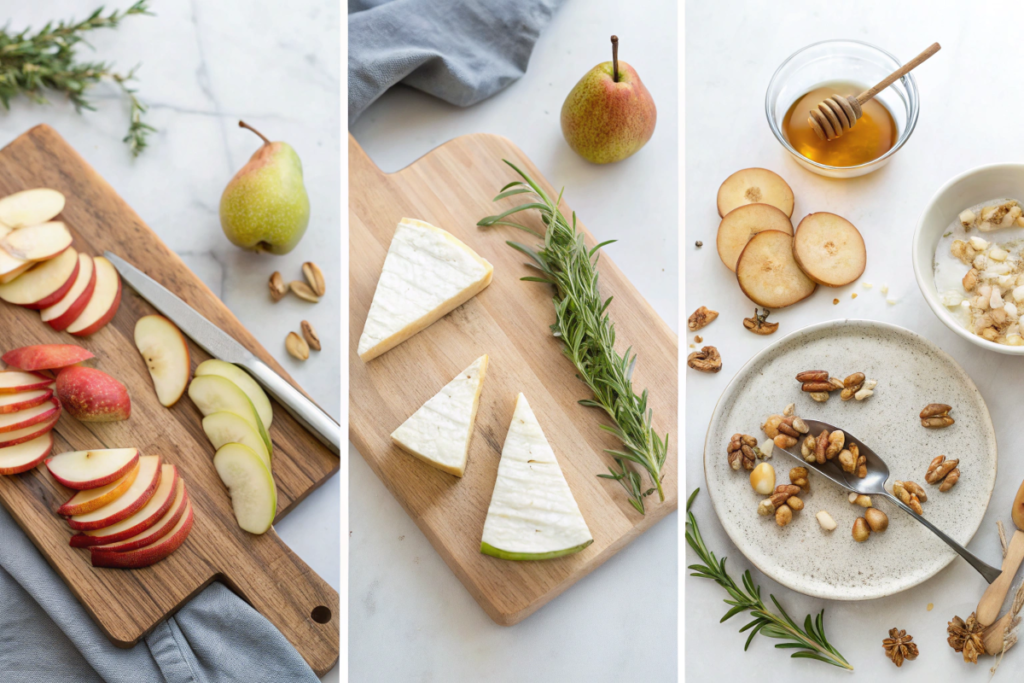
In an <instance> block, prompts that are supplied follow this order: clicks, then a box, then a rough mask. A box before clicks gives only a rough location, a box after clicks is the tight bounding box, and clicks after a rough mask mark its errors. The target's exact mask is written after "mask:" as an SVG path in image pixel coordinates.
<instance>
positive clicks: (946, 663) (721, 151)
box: [685, 0, 1024, 683]
mask: <svg viewBox="0 0 1024 683" xmlns="http://www.w3.org/2000/svg"><path fill="white" fill-rule="evenodd" d="M686 9H687V16H686V58H687V59H686V62H687V64H686V74H685V77H686V102H687V107H688V109H687V130H686V167H687V183H686V193H687V194H686V198H687V202H686V226H687V229H686V245H685V251H686V306H685V308H686V311H687V314H689V312H691V311H692V310H693V309H695V308H697V307H698V306H700V305H706V306H708V307H710V308H712V309H715V310H718V311H720V312H721V316H720V317H719V319H718V320H717V321H715V322H714V323H713V324H712V325H711V326H709V327H707V328H705V329H704V330H702V331H701V332H700V334H701V335H702V336H703V337H704V338H705V343H708V344H713V345H715V346H717V347H718V349H719V350H720V351H721V353H722V357H723V359H724V366H723V369H722V371H721V372H720V373H719V374H717V375H701V374H699V373H696V372H694V371H692V370H690V371H687V375H686V380H687V399H688V401H687V404H688V406H689V410H688V411H687V415H686V418H687V419H686V453H687V456H686V457H687V464H686V470H687V477H688V483H687V491H690V490H692V489H693V488H694V487H697V486H703V485H704V476H703V468H702V455H703V450H704V434H705V431H706V430H707V425H708V421H709V420H710V418H711V413H712V410H713V407H714V404H715V400H716V399H717V397H718V396H719V394H721V392H722V391H723V390H724V389H725V386H726V384H727V383H728V382H729V380H730V379H731V378H732V377H733V376H734V375H735V373H736V372H737V371H738V370H739V369H740V367H742V366H743V364H744V363H745V362H746V361H747V360H748V359H749V358H750V357H751V356H752V355H753V354H754V353H756V352H757V351H759V350H761V349H763V348H765V347H766V346H767V345H769V344H770V343H772V342H774V341H777V340H778V339H781V338H782V336H783V335H785V334H788V333H790V332H793V331H795V330H797V329H799V328H801V327H804V326H806V325H809V324H812V323H817V322H821V321H824V320H830V319H838V318H844V317H851V318H868V319H872V320H882V321H886V322H890V323H894V324H897V325H901V326H903V327H906V328H908V329H911V330H913V331H915V332H917V333H918V334H921V335H922V336H924V337H926V338H928V339H930V340H932V341H933V342H935V343H936V344H938V345H939V346H940V347H941V348H943V349H944V350H945V351H947V352H949V353H950V354H951V355H952V356H953V358H955V359H956V360H957V361H958V362H960V363H961V364H962V365H963V366H964V367H965V368H966V370H967V372H968V373H969V374H970V376H971V377H972V379H973V380H974V381H975V383H976V384H977V385H978V388H979V389H980V390H981V393H982V395H983V396H984V397H985V400H986V401H987V403H988V406H989V409H990V411H991V413H992V419H993V422H994V423H995V426H996V430H997V435H998V438H999V443H1000V445H1001V446H1002V448H1001V449H1000V456H1001V457H1000V462H999V479H998V481H997V484H996V489H995V493H994V495H993V497H992V502H991V504H990V506H989V509H988V514H987V515H986V517H985V521H984V522H983V523H982V526H981V529H980V531H979V532H978V534H977V535H976V537H975V539H974V541H973V542H972V543H971V544H970V546H969V548H970V549H971V550H972V551H974V552H975V553H976V554H978V555H980V556H981V557H983V558H986V559H987V560H988V561H989V562H990V563H991V564H995V565H997V566H998V564H999V563H1000V561H1001V560H1000V551H999V542H998V539H997V535H996V526H995V522H996V520H997V519H1002V520H1004V523H1006V524H1008V525H1010V530H1011V531H1012V523H1011V522H1010V519H1009V511H1010V505H1011V503H1012V500H1013V496H1014V494H1015V492H1016V490H1017V487H1018V486H1019V485H1020V481H1021V479H1022V478H1024V464H1022V463H1021V460H1020V458H1019V457H1018V453H1017V452H1016V451H1017V442H1018V438H1017V436H1016V430H1017V427H1018V426H1019V423H1020V415H1019V412H1020V411H1019V407H1018V403H1017V399H1018V397H1019V394H1020V391H1019V389H1018V387H1019V385H1020V383H1021V381H1022V380H1024V361H1022V359H1019V358H1011V357H1008V356H1004V355H999V354H993V353H988V352H983V351H981V350H980V349H978V348H977V347H976V346H974V345H972V344H970V343H969V342H967V341H965V340H961V339H960V338H959V337H957V336H956V335H955V334H954V333H953V332H951V331H950V330H948V329H947V328H946V327H945V326H943V325H942V323H941V322H939V320H938V319H937V318H936V317H935V316H934V315H933V314H932V312H931V310H930V309H929V308H928V307H927V305H926V303H925V301H924V299H923V298H922V296H921V294H920V293H919V291H918V289H917V285H916V283H915V281H914V275H913V269H912V266H911V239H912V235H913V231H914V227H915V225H916V223H917V220H918V218H919V216H920V214H921V213H922V212H923V210H924V207H925V205H926V204H927V202H928V200H929V199H930V198H931V196H932V195H933V194H934V192H935V191H936V190H938V188H939V187H940V186H941V185H942V184H943V183H944V182H945V181H946V180H948V179H949V178H950V177H952V176H954V175H956V174H959V173H961V172H963V171H965V170H968V169H970V168H973V167H975V166H978V165H981V164H987V163H994V162H1001V161H1019V160H1020V159H1021V155H1022V152H1024V138H1022V137H1021V136H1020V135H1018V134H1016V133H1015V132H1014V131H1015V130H1016V129H1017V127H1018V126H1017V124H1016V123H1015V120H1016V119H1017V118H1018V112H1019V111H1021V105H1022V104H1024V91H1022V90H1021V89H1020V88H1019V87H1017V83H1016V75H1017V74H1018V73H1019V69H1020V66H1021V53H1020V48H1019V45H1017V44H1015V43H1016V42H1017V41H1013V40H1003V39H1001V38H999V37H998V36H999V35H1000V34H1002V33H1003V31H1004V28H1000V27H1006V28H1008V27H1011V26H1018V25H1020V23H1021V21H1022V19H1024V7H1022V6H1020V5H1019V4H1018V5H1014V4H1011V3H995V2H986V3H969V4H968V3H954V2H940V3H922V2H915V3H907V2H905V3H891V2H878V1H871V2H861V3H856V4H854V5H849V6H848V7H844V6H842V5H838V4H835V5H828V7H827V9H826V6H825V5H822V4H821V3H820V2H809V1H807V0H802V1H800V2H791V3H786V5H785V8H784V9H783V8H782V7H781V6H780V5H779V4H778V3H770V2H736V1H725V2H716V3H699V2H688V3H687V7H686ZM829 38H853V39H858V40H863V41H866V42H869V43H872V44H874V45H877V46H879V47H881V48H882V49H884V50H887V51H889V52H891V53H893V54H895V55H896V56H897V58H899V59H900V60H901V61H906V60H908V59H910V58H911V57H913V56H914V55H916V54H917V53H918V52H920V51H921V50H923V49H924V48H925V47H927V46H928V45H930V44H931V43H932V42H934V41H939V42H940V43H941V44H942V51H940V52H939V53H938V54H937V55H936V56H935V57H933V58H932V59H931V60H929V61H928V62H927V63H925V64H924V65H922V66H921V67H920V68H919V69H917V71H916V72H915V73H916V78H917V82H918V87H919V90H920V93H921V117H920V120H919V122H918V126H917V130H916V132H915V133H914V134H913V136H912V137H911V139H910V140H909V142H908V143H907V144H906V146H905V147H904V148H903V149H902V150H901V151H900V152H899V153H898V154H897V155H896V156H895V158H894V159H893V160H892V162H891V163H890V164H889V165H888V166H887V167H885V168H884V169H882V170H880V171H878V172H876V173H874V174H872V175H869V176H866V177H863V178H859V179H856V180H829V179H825V178H821V177H819V176H816V175H813V174H811V173H809V172H808V171H805V170H803V169H802V168H801V167H799V166H798V165H797V164H796V163H795V162H793V161H792V160H790V159H789V157H788V154H787V153H786V152H785V151H784V150H783V148H782V147H781V146H780V145H779V144H778V142H776V140H775V138H774V136H773V135H772V133H771V131H770V130H769V128H768V124H767V122H766V120H765V115H764V95H765V90H766V89H767V86H768V81H769V79H770V78H771V75H772V73H773V72H774V70H775V69H776V67H778V65H779V64H781V63H782V61H783V60H784V59H786V57H788V56H789V55H790V54H791V53H793V52H794V51H796V50H798V49H799V48H801V47H803V46H804V45H807V44H809V43H812V42H816V41H819V40H825V39H829ZM750 166H763V167H765V168H769V169H772V170H774V171H776V172H778V173H780V174H781V175H782V176H783V177H784V178H785V179H786V180H787V182H789V184H790V185H791V186H792V188H793V191H794V193H795V195H796V209H795V211H794V215H793V218H794V224H795V223H796V221H798V220H799V219H800V218H801V217H803V216H804V215H806V214H807V213H809V212H811V211H831V212H834V213H838V214H840V215H842V216H844V217H846V218H847V219H849V220H851V221H852V222H853V223H854V225H856V226H857V227H858V228H859V229H860V230H861V232H862V233H863V235H864V238H865V241H866V243H867V251H868V266H867V271H866V272H865V273H864V276H863V278H861V282H871V283H873V284H874V285H875V286H874V289H872V290H870V291H869V290H866V289H864V288H863V287H862V285H861V282H858V283H855V284H854V285H851V286H848V287H844V288H840V289H838V290H832V289H825V288H819V291H818V292H816V293H815V294H814V296H812V297H811V298H810V299H809V300H807V301H805V302H802V303H800V304H797V305H795V306H793V307H792V308H789V309H785V310H782V311H778V312H773V319H775V320H776V321H777V322H779V323H781V326H780V328H779V332H777V333H776V335H775V336H773V337H758V336H756V335H753V334H750V333H748V332H747V331H745V330H744V329H743V328H742V326H741V322H740V321H741V319H742V318H743V317H746V316H749V315H751V312H752V310H753V304H752V303H751V302H750V301H748V300H747V299H746V298H745V297H744V296H743V295H742V294H741V293H740V291H739V288H738V286H737V284H736V281H735V277H734V276H733V275H732V273H731V272H730V271H729V270H728V269H726V267H725V266H723V265H722V263H721V261H720V260H719V258H718V254H717V253H716V250H715V231H716V229H717V227H718V222H719V217H718V214H717V212H716V209H715V195H716V192H717V190H718V186H719V184H720V183H721V182H722V180H724V179H725V178H726V177H727V176H728V175H729V174H730V173H732V172H734V171H736V170H739V169H741V168H745V167H750ZM1022 189H1024V188H1022ZM698 239H699V240H703V242H704V248H703V249H701V250H696V249H695V248H694V246H693V243H694V241H695V240H698ZM883 283H887V284H888V285H889V288H890V294H889V296H890V297H893V298H895V299H896V300H897V303H896V304H895V305H892V306H890V305H887V304H886V302H885V297H884V296H883V295H882V294H881V293H880V292H879V286H880V285H882V284H883ZM853 292H857V293H858V295H859V296H858V298H857V299H856V300H852V299H851V297H850V295H851V293H853ZM834 297H838V298H839V300H840V303H839V305H833V304H832V300H833V298H834ZM692 341H693V339H692V335H690V336H689V337H688V338H687V339H686V345H687V346H688V345H689V343H692ZM687 350H689V349H687ZM719 446H721V448H719ZM712 449H713V453H712V455H713V457H719V455H720V454H719V451H720V450H722V449H724V444H722V445H719V444H714V445H712ZM721 457H725V455H724V450H722V453H721ZM964 476H970V473H969V472H965V473H964ZM695 513H696V515H697V518H698V520H699V522H700V524H701V530H702V532H703V534H704V538H705V541H706V542H707V544H708V546H709V547H710V548H711V549H712V550H714V551H716V552H717V554H718V555H719V557H721V556H728V557H729V562H728V566H729V567H730V569H731V573H732V574H733V576H734V577H736V578H737V579H738V578H739V577H740V575H741V573H742V571H743V570H744V569H747V568H748V567H749V566H750V565H749V563H748V562H746V560H745V559H744V558H743V556H742V555H741V554H740V553H739V552H738V551H737V550H736V548H735V546H733V545H732V543H731V542H730V541H729V540H728V538H726V537H725V535H724V533H723V532H722V529H721V526H720V525H719V523H718V520H717V519H716V517H715V514H714V512H713V511H712V509H711V504H710V501H709V499H708V496H707V494H706V493H702V494H701V496H700V497H699V499H698V501H697V503H696V505H695ZM805 514H807V513H805ZM807 522H810V523H814V521H813V519H807V520H804V523H807ZM836 533H837V534H838V533H840V531H838V530H837V531H836ZM843 533H848V531H847V530H843ZM837 540H838V539H837ZM851 542H852V541H851ZM936 542H937V543H938V542H939V541H938V540H936ZM779 552H780V553H781V552H798V549H791V548H785V547H780V548H779ZM696 559H697V558H696V555H695V554H694V553H693V552H692V551H691V550H690V549H689V548H687V549H686V561H687V563H693V562H695V561H696ZM907 562H908V563H909V562H913V558H910V557H908V558H907ZM854 569H855V568H851V570H854ZM753 574H754V579H755V582H757V583H760V584H761V586H762V589H763V592H764V595H765V597H766V598H767V594H768V593H769V592H770V593H773V594H775V596H776V597H778V598H779V599H780V601H781V602H782V603H783V605H784V606H785V607H786V609H787V611H789V613H790V615H791V616H793V617H794V618H795V619H797V620H798V621H802V619H803V617H804V615H806V614H808V613H813V612H817V611H819V610H821V609H822V608H824V609H825V620H826V629H827V631H828V632H829V634H830V639H831V641H832V643H833V644H834V645H835V646H836V647H837V648H838V649H839V650H840V651H841V652H842V653H843V655H845V656H846V658H847V659H848V660H849V661H850V662H851V663H852V664H853V665H854V666H855V667H856V670H857V674H858V679H859V680H876V681H890V680H893V681H895V680H915V681H926V680H927V681H948V680H973V681H982V680H986V679H987V677H988V668H989V666H991V664H992V662H993V660H992V659H991V658H988V659H985V660H984V662H983V663H982V664H980V665H979V666H976V667H972V666H971V665H969V664H964V663H963V661H962V659H961V657H960V655H957V654H955V653H954V652H953V650H952V649H950V648H949V646H948V645H947V644H946V622H947V621H949V620H950V619H952V617H953V616H954V615H960V616H961V617H964V618H966V617H967V616H968V614H970V613H971V612H972V611H973V610H974V608H975V606H976V605H977V601H978V599H979V598H980V597H981V594H982V593H983V591H984V589H985V583H984V580H983V579H982V578H981V577H980V575H978V574H977V573H976V572H975V571H974V570H973V569H972V568H971V567H970V566H969V565H967V564H966V563H965V562H963V561H962V560H960V559H957V560H955V561H954V562H953V563H952V564H951V565H950V566H949V567H948V568H947V569H945V570H943V571H942V572H941V573H940V574H939V575H938V576H936V577H935V578H933V579H932V580H930V581H928V582H926V583H924V584H922V585H921V586H918V587H916V588H914V589H911V590H908V591H906V592H904V593H902V594H899V595H897V596H894V597H891V598H886V599H881V600H874V601H869V602H853V603H837V602H830V601H823V600H817V599H811V598H807V597H804V596H802V595H799V594H797V593H794V592H792V591H790V590H787V589H785V588H782V587H781V586H779V585H778V584H776V583H775V582H773V581H771V580H769V579H767V578H766V577H764V576H763V575H762V574H760V572H758V571H756V570H755V571H754V572H753ZM685 588H686V602H687V604H686V619H685V625H686V631H687V644H686V673H687V675H688V677H689V679H690V680H694V681H710V680H753V679H754V677H755V676H764V675H765V673H764V672H766V671H770V672H771V678H772V679H773V680H786V681H791V682H797V681H814V682H815V683H817V682H820V681H848V680H850V679H849V676H848V675H847V674H846V673H845V672H843V671H840V670H839V669H834V668H832V667H829V666H827V665H825V664H821V663H818V662H813V661H808V660H790V659H788V658H787V656H786V652H785V651H784V650H773V649H772V645H773V644H774V642H773V641H771V640H769V639H767V638H763V637H760V636H759V637H758V638H756V639H755V641H754V643H753V644H752V645H751V647H750V650H749V651H748V652H747V653H745V654H744V653H743V644H744V642H745V640H746V634H742V635H741V634H739V633H738V632H737V631H738V630H739V628H740V626H742V625H743V624H744V623H746V620H744V619H743V617H742V616H737V617H734V618H733V619H732V620H730V621H728V622H726V623H725V624H719V623H718V619H719V617H720V616H721V615H723V614H724V613H725V612H726V610H727V609H728V607H727V606H726V605H725V604H724V603H723V602H722V599H723V598H724V597H725V593H724V591H723V590H721V589H720V588H719V587H718V586H717V585H715V584H713V583H712V582H710V581H707V580H704V579H697V578H692V577H687V578H686V585H685ZM929 603H934V609H933V610H932V611H931V612H929V611H928V610H927V605H928V604H929ZM894 626H898V627H900V628H904V629H907V631H908V632H909V633H910V634H912V635H913V636H914V640H915V642H917V643H918V644H919V647H920V650H921V655H920V657H919V658H918V659H917V660H916V661H913V662H907V663H905V664H904V665H903V668H902V670H897V669H896V667H895V666H894V665H893V664H892V663H891V662H890V661H888V660H887V659H886V658H885V656H884V653H883V650H882V640H883V638H885V637H886V635H887V632H888V630H889V629H890V628H892V627H894ZM1018 649H1019V648H1018ZM1022 656H1024V655H1022V653H1021V652H1018V651H1016V650H1014V651H1011V653H1010V654H1008V655H1007V659H1006V661H1005V662H1004V664H1003V667H1002V668H1001V669H1000V673H999V674H998V677H997V680H1014V679H1015V677H1018V676H1019V672H1020V666H1021V657H1022Z"/></svg>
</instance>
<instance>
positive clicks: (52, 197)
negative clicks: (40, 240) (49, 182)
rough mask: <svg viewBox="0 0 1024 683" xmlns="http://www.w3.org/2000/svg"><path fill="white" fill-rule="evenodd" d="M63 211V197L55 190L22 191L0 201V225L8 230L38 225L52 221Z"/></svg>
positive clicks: (39, 188) (35, 189)
mask: <svg viewBox="0 0 1024 683" xmlns="http://www.w3.org/2000/svg"><path fill="white" fill-rule="evenodd" d="M63 210H64V195H63V194H61V193H60V192H58V191H57V190H51V189H49V188H45V187H37V188H34V189H31V190H22V191H21V192H15V193H14V194H9V195H7V196H6V197H4V198H3V199H0V223H3V224H4V225H6V226H8V227H10V228H24V227H27V226H30V225H39V224H40V223H45V222H47V221H49V220H53V219H54V218H56V217H57V215H58V214H59V213H60V212H61V211H63Z"/></svg>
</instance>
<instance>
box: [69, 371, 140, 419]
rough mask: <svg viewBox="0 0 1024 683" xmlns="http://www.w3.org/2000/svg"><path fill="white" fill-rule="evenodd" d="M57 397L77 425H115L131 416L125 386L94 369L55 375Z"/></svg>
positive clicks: (130, 401) (129, 402)
mask: <svg viewBox="0 0 1024 683" xmlns="http://www.w3.org/2000/svg"><path fill="white" fill-rule="evenodd" d="M57 398H59V399H60V402H61V404H62V405H63V406H64V409H65V410H67V411H68V413H70V414H71V417H73V418H75V419H76V420H78V421H79V422H118V421H120V420H127V419H128V418H129V417H131V414H132V400H131V397H130V396H129V395H128V389H127V388H126V387H125V385H123V384H121V382H118V381H117V380H116V379H114V378H113V377H111V376H110V375H108V374H107V373H105V372H103V371H102V370H97V369H96V368H86V367H82V366H80V365H78V366H74V367H70V368H64V369H63V370H61V371H60V374H59V375H57Z"/></svg>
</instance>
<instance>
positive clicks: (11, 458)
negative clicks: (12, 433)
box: [0, 432, 53, 474]
mask: <svg viewBox="0 0 1024 683" xmlns="http://www.w3.org/2000/svg"><path fill="white" fill-rule="evenodd" d="M51 450H53V434H51V433H50V432H46V433H45V434H43V435H42V436H37V437H36V438H34V439H32V440H31V441H25V442H24V443H19V444H17V445H15V446H7V447H6V448H0V474H21V473H22V472H28V471H29V470H30V469H33V468H34V467H36V466H37V465H38V464H39V463H41V462H42V461H43V460H45V459H46V456H48V455H49V454H50V451H51Z"/></svg>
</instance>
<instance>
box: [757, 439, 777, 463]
mask: <svg viewBox="0 0 1024 683" xmlns="http://www.w3.org/2000/svg"><path fill="white" fill-rule="evenodd" d="M756 450H757V451H758V452H759V453H760V454H761V457H762V458H764V459H765V460H771V459H772V455H773V454H774V451H775V442H774V441H772V440H771V439H767V440H765V442H764V443H762V444H761V445H760V446H758V447H757V449H756Z"/></svg>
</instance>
